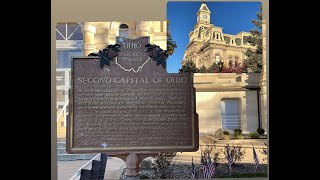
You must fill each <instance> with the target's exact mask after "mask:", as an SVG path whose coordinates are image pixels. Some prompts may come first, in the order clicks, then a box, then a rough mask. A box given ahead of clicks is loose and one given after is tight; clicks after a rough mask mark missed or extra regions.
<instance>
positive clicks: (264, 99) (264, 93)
mask: <svg viewBox="0 0 320 180" xmlns="http://www.w3.org/2000/svg"><path fill="white" fill-rule="evenodd" d="M266 32H267V27H266V20H262V72H261V81H260V87H261V91H260V97H261V127H262V128H263V129H265V130H266V131H265V132H267V129H268V119H269V116H268V105H269V102H268V89H269V88H268V79H269V78H268V79H267V69H268V64H269V63H268V61H267V37H266Z"/></svg>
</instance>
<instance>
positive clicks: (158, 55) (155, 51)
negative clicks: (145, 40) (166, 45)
mask: <svg viewBox="0 0 320 180" xmlns="http://www.w3.org/2000/svg"><path fill="white" fill-rule="evenodd" d="M145 47H146V52H148V56H149V57H150V58H152V60H153V61H154V60H155V61H156V62H157V64H156V66H158V65H160V64H161V65H162V67H163V68H164V69H166V66H167V58H168V56H169V54H168V52H167V50H163V49H161V48H160V46H158V45H155V44H153V45H152V44H146V45H145Z"/></svg>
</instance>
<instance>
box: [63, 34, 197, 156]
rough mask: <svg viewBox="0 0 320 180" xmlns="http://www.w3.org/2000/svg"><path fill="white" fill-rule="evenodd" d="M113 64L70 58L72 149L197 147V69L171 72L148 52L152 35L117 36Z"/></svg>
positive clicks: (179, 149)
mask: <svg viewBox="0 0 320 180" xmlns="http://www.w3.org/2000/svg"><path fill="white" fill-rule="evenodd" d="M117 43H118V44H119V45H120V46H121V47H120V48H119V49H120V50H121V52H119V54H118V56H117V57H115V58H114V60H112V61H110V66H108V65H104V66H103V67H102V68H101V66H100V62H99V57H74V58H72V79H71V91H70V115H69V116H68V121H67V152H68V153H93V152H96V153H100V152H119V151H122V152H138V151H175V152H185V151H196V150H198V147H199V137H198V134H199V130H198V118H197V114H196V112H195V89H194V87H193V74H190V73H182V74H170V73H167V72H166V70H165V69H164V68H163V67H162V66H161V65H158V66H156V61H155V60H153V58H150V57H149V56H148V53H147V52H145V45H146V44H148V43H149V38H148V37H142V38H138V39H122V38H118V39H117Z"/></svg>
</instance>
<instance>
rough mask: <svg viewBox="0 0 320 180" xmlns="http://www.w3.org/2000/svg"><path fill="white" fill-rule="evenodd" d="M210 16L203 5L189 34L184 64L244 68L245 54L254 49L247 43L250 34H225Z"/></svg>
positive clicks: (206, 7) (203, 4) (199, 66)
mask: <svg viewBox="0 0 320 180" xmlns="http://www.w3.org/2000/svg"><path fill="white" fill-rule="evenodd" d="M210 14H211V12H210V10H209V8H208V6H207V5H206V4H205V3H202V5H201V6H200V9H199V11H198V13H197V23H196V24H195V25H194V29H193V30H192V31H191V32H190V33H189V43H188V45H187V47H186V51H185V53H184V58H183V62H182V63H184V62H185V61H187V60H192V61H194V62H195V64H196V66H197V67H198V68H201V67H202V66H205V67H206V68H209V67H210V66H211V65H212V64H213V63H215V62H219V61H221V62H223V63H224V67H238V66H242V65H243V60H244V59H245V52H246V51H247V49H248V48H254V47H253V46H251V45H250V44H249V43H248V42H247V37H248V36H250V33H249V32H239V33H238V34H236V35H231V34H225V33H223V31H222V29H223V28H222V27H218V26H215V25H214V24H213V23H211V22H210Z"/></svg>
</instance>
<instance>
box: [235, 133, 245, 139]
mask: <svg viewBox="0 0 320 180" xmlns="http://www.w3.org/2000/svg"><path fill="white" fill-rule="evenodd" d="M234 138H235V139H244V137H243V136H242V135H241V134H238V135H236V136H235V137H234Z"/></svg>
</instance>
